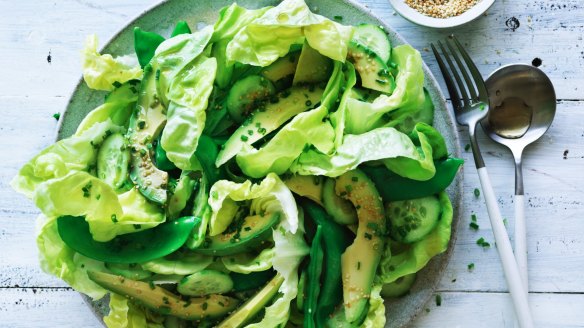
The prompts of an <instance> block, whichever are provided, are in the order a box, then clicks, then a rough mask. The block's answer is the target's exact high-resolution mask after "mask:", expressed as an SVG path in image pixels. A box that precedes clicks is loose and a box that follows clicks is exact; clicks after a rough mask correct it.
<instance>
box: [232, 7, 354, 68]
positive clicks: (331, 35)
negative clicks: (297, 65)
mask: <svg viewBox="0 0 584 328" xmlns="http://www.w3.org/2000/svg"><path fill="white" fill-rule="evenodd" d="M352 35H353V27H352V26H344V25H341V24H338V23H335V22H333V21H331V20H330V19H327V18H325V17H323V16H320V15H316V14H314V13H312V12H311V11H310V9H309V8H308V5H307V4H306V3H305V2H304V1H303V0H284V1H282V2H281V3H280V4H279V5H278V6H276V7H274V8H271V9H269V10H268V11H266V12H265V13H264V14H263V15H262V16H260V17H258V18H257V19H255V20H253V21H251V22H250V23H248V24H246V25H245V26H243V28H242V29H241V30H239V32H237V34H236V35H235V36H234V37H233V40H232V41H231V42H230V43H229V45H228V46H227V58H228V60H230V61H238V62H241V63H244V64H250V65H255V66H267V65H269V64H271V63H273V62H274V61H275V60H276V59H278V58H280V57H282V56H283V55H285V54H286V53H288V50H289V49H290V46H291V45H292V44H295V43H297V44H302V43H303V42H304V39H306V41H307V42H308V44H309V45H310V46H311V47H312V48H313V49H315V50H317V51H318V52H319V53H321V54H322V55H324V56H327V57H329V58H331V59H334V60H337V61H340V62H345V58H346V57H347V49H348V43H349V41H350V40H351V37H352Z"/></svg>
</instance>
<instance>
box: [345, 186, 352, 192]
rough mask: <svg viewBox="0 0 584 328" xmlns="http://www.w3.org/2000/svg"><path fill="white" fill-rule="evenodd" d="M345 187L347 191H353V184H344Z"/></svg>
mask: <svg viewBox="0 0 584 328" xmlns="http://www.w3.org/2000/svg"><path fill="white" fill-rule="evenodd" d="M345 189H346V190H347V192H351V191H353V186H351V185H346V186H345Z"/></svg>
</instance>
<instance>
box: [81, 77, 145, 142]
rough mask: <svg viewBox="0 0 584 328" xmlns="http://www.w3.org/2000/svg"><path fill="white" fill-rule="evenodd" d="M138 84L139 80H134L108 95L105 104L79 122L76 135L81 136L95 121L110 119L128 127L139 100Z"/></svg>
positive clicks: (115, 123) (116, 123)
mask: <svg viewBox="0 0 584 328" xmlns="http://www.w3.org/2000/svg"><path fill="white" fill-rule="evenodd" d="M138 84H139V82H138V81H137V80H132V81H130V82H127V83H126V84H124V85H122V86H121V87H119V88H117V89H115V90H114V91H112V92H111V93H110V94H109V95H107V97H106V98H105V102H104V103H103V105H101V106H98V107H96V108H95V109H93V110H92V111H91V112H89V113H88V114H87V116H85V118H84V119H83V121H81V123H79V126H78V127H77V131H76V132H75V135H76V136H80V135H81V134H82V133H83V132H85V131H87V130H88V129H89V128H91V127H92V126H93V125H94V124H95V123H103V122H106V121H107V120H108V119H110V120H111V122H112V124H114V125H117V126H120V127H126V126H127V124H128V121H129V120H130V116H132V112H133V111H134V106H135V104H136V101H137V100H138V89H139V87H138Z"/></svg>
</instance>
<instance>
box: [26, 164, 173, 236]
mask: <svg viewBox="0 0 584 328" xmlns="http://www.w3.org/2000/svg"><path fill="white" fill-rule="evenodd" d="M33 201H34V202H35V205H36V206H37V207H38V208H39V209H40V210H41V211H42V212H43V214H45V215H46V216H48V217H59V216H64V215H71V216H85V220H86V221H87V222H88V223H89V229H90V231H91V235H92V236H93V239H95V240H97V241H109V240H111V239H113V238H114V237H116V236H117V235H121V234H125V233H131V232H135V231H139V230H143V229H148V228H152V227H155V226H157V225H158V224H160V223H162V222H164V221H165V215H164V212H163V211H162V209H161V208H160V207H158V206H156V205H154V204H152V203H150V202H148V201H147V200H146V198H144V196H142V194H141V193H140V192H139V191H137V190H136V189H135V188H132V189H130V190H129V191H127V192H125V193H123V194H121V195H119V196H118V195H117V194H116V192H115V191H114V190H113V189H112V188H111V186H109V185H108V184H106V183H105V182H103V181H101V180H100V179H98V178H96V177H94V176H92V175H90V174H88V173H87V172H81V171H80V172H72V173H70V174H68V175H66V176H64V177H62V178H57V179H52V180H49V181H47V182H43V183H41V184H39V185H38V186H37V187H36V189H35V192H34V195H33ZM114 221H117V222H114Z"/></svg>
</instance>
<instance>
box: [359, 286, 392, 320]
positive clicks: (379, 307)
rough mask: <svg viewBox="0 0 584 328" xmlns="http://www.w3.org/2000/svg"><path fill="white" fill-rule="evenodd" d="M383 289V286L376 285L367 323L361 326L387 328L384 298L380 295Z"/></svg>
mask: <svg viewBox="0 0 584 328" xmlns="http://www.w3.org/2000/svg"><path fill="white" fill-rule="evenodd" d="M381 287H382V285H374V286H373V288H372V289H371V296H370V298H369V311H368V312H367V317H365V321H364V322H363V324H361V327H363V328H377V327H385V320H386V318H385V305H384V304H383V297H381V295H380V293H381Z"/></svg>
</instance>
